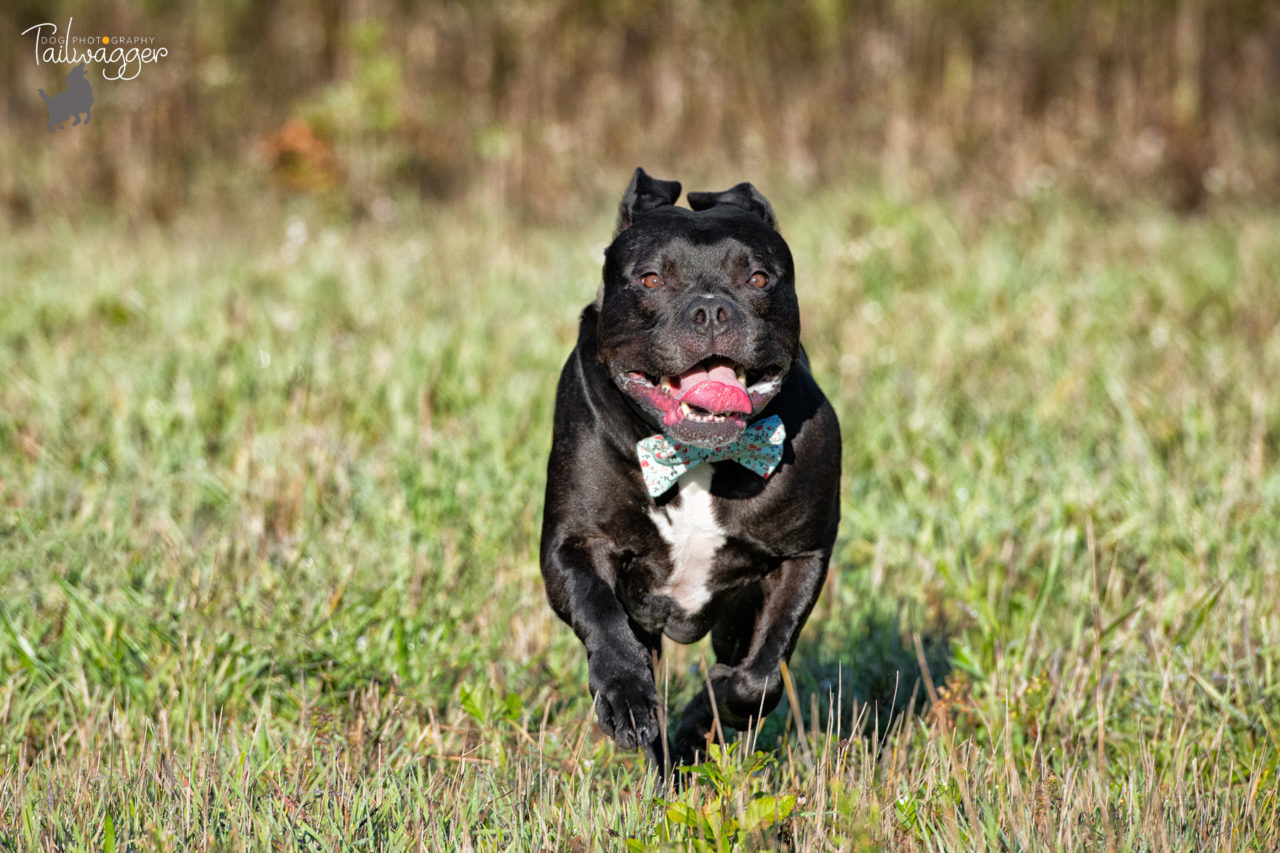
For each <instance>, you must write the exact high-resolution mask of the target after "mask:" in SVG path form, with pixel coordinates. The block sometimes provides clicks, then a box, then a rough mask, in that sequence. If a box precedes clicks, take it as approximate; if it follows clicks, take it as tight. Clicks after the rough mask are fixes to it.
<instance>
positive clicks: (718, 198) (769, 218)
mask: <svg viewBox="0 0 1280 853" xmlns="http://www.w3.org/2000/svg"><path fill="white" fill-rule="evenodd" d="M720 204H728V205H732V206H733V207H737V208H741V209H742V210H745V211H746V212H747V213H750V214H752V215H754V216H758V217H760V218H761V219H763V220H764V222H765V224H766V225H768V226H769V227H770V228H774V229H776V228H777V227H778V220H777V218H776V217H775V216H774V215H773V207H772V206H771V205H770V204H769V200H768V199H766V198H765V197H764V196H762V195H760V191H759V190H758V189H756V188H755V187H753V186H752V185H751V184H748V183H746V182H743V183H741V184H738V185H737V186H736V187H733V188H731V189H727V190H725V191H724V192H719V193H710V192H707V193H698V192H694V193H689V206H690V207H692V208H693V209H694V210H706V209H707V208H710V207H715V206H716V205H720Z"/></svg>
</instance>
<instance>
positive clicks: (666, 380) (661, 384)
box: [658, 376, 672, 391]
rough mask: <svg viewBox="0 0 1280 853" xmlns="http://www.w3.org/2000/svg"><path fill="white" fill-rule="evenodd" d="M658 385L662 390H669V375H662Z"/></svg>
mask: <svg viewBox="0 0 1280 853" xmlns="http://www.w3.org/2000/svg"><path fill="white" fill-rule="evenodd" d="M658 387H659V388H661V389H662V390H663V391H670V390H671V387H672V386H671V377H670V376H664V377H662V381H661V382H659V383H658Z"/></svg>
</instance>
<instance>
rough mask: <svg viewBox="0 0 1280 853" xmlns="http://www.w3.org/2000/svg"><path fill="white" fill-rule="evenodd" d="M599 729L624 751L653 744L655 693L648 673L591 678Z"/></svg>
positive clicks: (656, 724) (657, 723)
mask: <svg viewBox="0 0 1280 853" xmlns="http://www.w3.org/2000/svg"><path fill="white" fill-rule="evenodd" d="M591 691H592V693H593V694H594V695H595V701H596V716H597V718H598V719H599V720H600V728H601V729H602V730H603V731H604V733H605V734H607V735H608V736H609V737H611V738H613V739H614V741H615V742H616V743H617V744H618V746H620V747H622V748H623V749H636V748H638V747H644V746H648V745H650V744H652V743H653V742H654V741H655V740H656V739H657V737H658V735H659V734H660V717H659V715H658V691H657V689H656V688H655V687H654V684H653V678H652V677H651V676H650V675H649V673H648V672H647V671H644V670H641V671H639V672H633V673H626V674H616V675H611V676H607V677H604V678H601V679H600V680H599V682H597V681H596V679H592V687H591Z"/></svg>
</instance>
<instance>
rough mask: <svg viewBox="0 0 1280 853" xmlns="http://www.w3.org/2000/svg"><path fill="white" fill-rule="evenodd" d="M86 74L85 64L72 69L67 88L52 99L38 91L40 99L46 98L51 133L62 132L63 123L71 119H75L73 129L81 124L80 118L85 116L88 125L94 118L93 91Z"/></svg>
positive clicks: (72, 123)
mask: <svg viewBox="0 0 1280 853" xmlns="http://www.w3.org/2000/svg"><path fill="white" fill-rule="evenodd" d="M85 73H86V72H85V67H84V63H83V62H81V63H80V64H79V65H77V66H76V67H75V68H72V69H71V73H70V74H68V75H67V81H66V82H67V88H66V89H64V90H63V91H61V92H59V93H58V94H56V95H54V96H53V97H52V98H50V97H49V96H48V95H46V94H45V93H44V89H39V90H38V91H39V92H40V97H42V98H44V103H45V106H47V107H48V108H49V130H50V132H52V131H55V130H62V129H63V128H62V123H63V122H64V121H66V120H67V119H69V118H73V117H74V118H75V121H73V122H71V126H72V127H75V126H76V125H78V124H80V123H81V122H80V116H84V124H88V123H89V120H90V119H91V118H93V116H92V114H91V113H90V110H91V109H92V108H93V89H91V88H90V87H89V80H88V79H87V78H86V77H85ZM54 125H57V127H54Z"/></svg>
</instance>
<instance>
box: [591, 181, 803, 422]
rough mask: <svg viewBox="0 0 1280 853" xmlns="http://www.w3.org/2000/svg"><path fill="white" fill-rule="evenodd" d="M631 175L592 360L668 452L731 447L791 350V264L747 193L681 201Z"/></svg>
mask: <svg viewBox="0 0 1280 853" xmlns="http://www.w3.org/2000/svg"><path fill="white" fill-rule="evenodd" d="M679 196H680V184H679V183H676V182H675V181H662V180H657V179H655V178H651V177H649V176H648V175H647V174H645V172H644V170H643V169H636V171H635V174H634V175H633V176H632V178H631V185H630V186H628V187H627V191H626V193H625V194H624V195H623V197H622V205H621V207H620V209H619V216H618V230H617V232H616V233H615V235H614V240H613V243H612V244H610V246H609V248H608V249H607V250H606V252H605V263H604V280H603V282H602V284H601V290H600V295H599V297H598V300H597V304H598V307H599V310H600V313H599V341H600V358H601V361H602V362H603V363H604V365H605V368H606V369H607V370H608V371H609V375H610V376H611V377H612V378H613V381H614V382H615V383H616V384H617V386H618V387H619V388H620V389H621V390H622V391H623V393H625V394H626V395H627V396H629V397H630V398H631V399H632V400H634V401H635V402H636V403H637V404H638V405H639V406H640V408H641V409H642V410H643V411H644V412H645V413H646V414H647V415H649V416H650V417H651V418H652V419H653V420H654V421H655V422H656V424H657V425H658V427H659V428H660V429H661V430H662V431H663V432H664V433H666V434H667V435H668V436H670V437H671V438H673V439H676V440H677V441H683V442H686V443H688V444H692V445H697V446H703V447H709V446H714V445H717V444H724V443H726V442H729V441H733V440H734V439H736V438H737V437H738V436H740V435H741V434H742V431H743V430H744V429H745V428H746V426H747V424H748V423H749V422H750V421H751V420H753V419H754V418H755V417H756V416H758V415H759V414H760V412H761V411H762V410H763V409H764V407H765V406H767V405H768V403H769V401H770V400H772V399H773V397H774V396H775V395H776V394H777V393H778V391H779V390H780V389H781V387H782V382H783V379H784V378H785V377H786V375H787V371H788V370H790V368H791V364H792V362H793V361H795V359H796V357H797V353H798V352H799V347H800V310H799V306H798V305H797V303H796V294H795V281H794V279H795V272H794V268H793V266H792V262H791V252H790V250H789V249H788V248H787V244H786V243H785V242H784V241H783V239H782V236H781V235H780V234H779V233H778V231H777V228H776V222H775V220H774V216H773V209H772V208H771V207H770V206H769V202H768V201H766V200H765V198H764V196H762V195H760V193H759V192H758V191H757V190H756V188H755V187H753V186H751V184H746V183H743V184H738V185H737V186H735V187H733V188H732V189H729V190H725V191H724V192H692V193H689V207H690V208H692V209H686V208H681V207H676V206H675V201H676V199H677V198H679Z"/></svg>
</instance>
